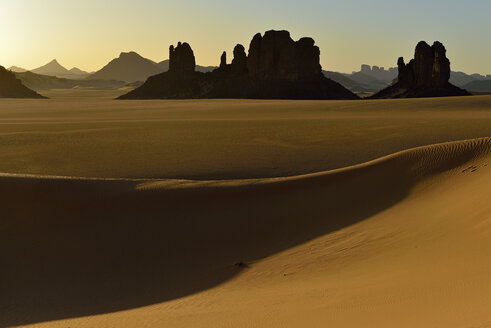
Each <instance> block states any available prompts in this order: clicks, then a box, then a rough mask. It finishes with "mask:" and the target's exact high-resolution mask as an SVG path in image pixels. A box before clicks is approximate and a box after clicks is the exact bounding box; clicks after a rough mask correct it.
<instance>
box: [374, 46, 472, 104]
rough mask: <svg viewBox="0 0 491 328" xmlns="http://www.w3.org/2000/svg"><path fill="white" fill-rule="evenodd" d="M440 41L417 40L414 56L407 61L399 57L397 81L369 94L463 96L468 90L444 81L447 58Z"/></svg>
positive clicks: (447, 66)
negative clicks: (430, 43) (430, 42)
mask: <svg viewBox="0 0 491 328" xmlns="http://www.w3.org/2000/svg"><path fill="white" fill-rule="evenodd" d="M446 52H447V51H446V50H445V47H444V46H443V44H441V43H440V42H438V41H437V42H435V43H433V46H430V45H429V44H427V43H426V42H424V41H421V42H420V43H418V45H417V46H416V50H415V53H414V59H412V60H411V61H410V62H409V63H408V64H406V63H405V62H404V58H402V57H401V58H399V60H398V61H397V66H398V69H399V75H398V77H397V81H396V82H395V83H394V84H393V85H391V86H389V87H387V88H385V89H383V90H382V91H380V92H378V93H376V94H375V95H373V96H372V98H416V97H447V96H466V95H469V93H468V92H467V91H465V90H462V89H460V88H458V87H456V86H454V85H453V84H450V83H449V82H448V81H449V79H450V61H449V60H448V58H447V56H446Z"/></svg>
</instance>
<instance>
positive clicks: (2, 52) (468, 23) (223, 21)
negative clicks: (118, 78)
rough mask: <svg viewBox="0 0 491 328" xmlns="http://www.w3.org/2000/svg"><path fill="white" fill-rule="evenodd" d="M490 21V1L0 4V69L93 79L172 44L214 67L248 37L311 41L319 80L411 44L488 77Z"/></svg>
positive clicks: (392, 59)
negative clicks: (276, 32)
mask: <svg viewBox="0 0 491 328" xmlns="http://www.w3.org/2000/svg"><path fill="white" fill-rule="evenodd" d="M490 13H491V1H490V0H467V1H463V0H458V1H457V0H411V1H409V0H404V1H402V0H387V1H386V0H301V1H299V0H295V1H293V0H207V1H203V0H175V1H174V0H167V1H164V0H118V1H115V0H114V1H108V0H0V65H3V66H6V67H9V66H11V65H17V66H21V67H24V68H27V69H33V68H36V67H38V66H41V65H43V64H45V63H47V62H48V61H50V60H52V59H53V58H57V59H58V61H59V62H60V63H61V64H62V65H64V66H65V67H67V68H71V67H73V66H77V67H79V68H81V69H84V70H89V71H94V70H98V69H100V68H101V67H102V66H103V65H105V64H106V63H107V62H108V61H109V60H111V59H113V58H114V57H117V56H118V55H119V53H120V52H122V51H130V50H133V51H136V52H138V53H139V54H141V55H142V56H144V57H147V58H150V59H152V60H154V61H161V60H164V59H167V57H168V48H169V45H170V44H175V43H177V42H178V41H187V42H189V43H190V44H191V46H192V47H193V50H194V52H195V55H196V60H197V62H198V63H199V64H200V65H218V64H219V58H220V54H221V53H222V51H224V50H227V52H228V53H229V60H230V58H231V52H232V49H233V47H234V45H235V44H236V43H242V44H244V45H245V46H246V49H247V48H248V46H249V42H250V40H251V39H252V36H253V35H254V34H255V33H257V32H264V31H266V30H269V29H287V30H289V31H290V32H291V33H292V37H293V38H294V39H298V38H300V37H302V36H310V37H313V38H314V39H315V40H316V43H317V45H318V46H319V47H320V49H321V64H322V66H323V68H324V69H327V70H334V71H341V72H351V71H353V70H358V69H359V66H360V64H362V63H366V64H370V65H378V66H385V67H390V66H396V65H395V64H396V62H397V58H398V57H399V56H404V57H405V58H406V59H407V58H408V57H412V54H413V51H414V47H415V46H416V43H417V42H418V41H420V40H426V41H428V42H433V41H434V40H440V41H442V42H443V43H444V45H445V46H446V48H447V50H448V56H449V58H450V60H451V62H452V69H453V70H461V71H465V72H468V73H474V72H479V73H487V74H491V19H490V17H489V16H490Z"/></svg>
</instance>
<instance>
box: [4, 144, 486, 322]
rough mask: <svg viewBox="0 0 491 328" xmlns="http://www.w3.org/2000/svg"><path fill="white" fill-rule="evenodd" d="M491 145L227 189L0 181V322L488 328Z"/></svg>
mask: <svg viewBox="0 0 491 328" xmlns="http://www.w3.org/2000/svg"><path fill="white" fill-rule="evenodd" d="M490 150H491V138H484V139H474V140H470V141H463V142H454V143H447V144H439V145H434V146H427V147H420V148H415V149H412V150H408V151H403V152H400V153H396V154H394V155H390V156H388V157H383V158H381V159H378V160H375V161H372V162H368V163H365V164H361V165H357V166H353V167H348V168H345V169H340V170H335V171H329V172H324V173H317V174H311V175H303V176H297V177H291V178H272V179H257V180H229V181H185V180H102V179H76V178H61V177H60V178H56V177H37V176H16V175H9V174H3V175H2V176H1V177H0V203H1V204H0V205H1V206H0V211H1V212H0V217H1V220H0V261H1V263H2V270H1V271H0V290H1V291H2V292H1V293H0V326H1V327H4V326H22V325H30V324H33V325H34V326H36V327H329V326H330V327H489V326H491V311H490V304H491V296H490V295H491V278H490V277H491V193H490V191H491V187H490V186H491V156H490V153H491V152H490Z"/></svg>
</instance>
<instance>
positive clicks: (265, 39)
mask: <svg viewBox="0 0 491 328" xmlns="http://www.w3.org/2000/svg"><path fill="white" fill-rule="evenodd" d="M319 61H320V50H319V48H318V47H317V46H315V42H314V40H313V39H311V38H302V39H300V40H298V41H294V40H293V39H292V38H291V37H290V33H289V32H288V31H268V32H266V33H265V34H264V36H263V35H261V34H259V33H258V34H256V35H255V36H254V38H253V39H252V41H251V43H250V46H249V54H248V55H247V54H246V51H245V47H244V46H242V45H240V44H238V45H237V46H235V48H234V51H233V59H232V62H231V64H227V55H226V53H225V52H224V53H223V54H222V56H221V58H220V67H219V68H217V69H215V70H214V71H212V72H209V73H201V72H196V71H195V58H194V54H193V51H192V49H191V47H190V46H189V44H187V43H179V44H178V46H177V47H176V48H174V47H173V46H171V47H170V68H169V71H168V72H166V73H162V74H159V75H156V76H153V77H150V78H149V79H148V80H147V82H145V84H143V85H142V86H141V87H139V88H137V89H135V90H133V91H131V92H129V93H128V94H126V95H123V96H121V97H120V99H173V98H174V99H175V98H253V99H358V97H357V96H356V95H355V94H353V93H352V92H351V91H349V90H347V89H346V88H344V87H343V86H341V85H340V84H338V83H337V82H334V81H332V80H330V79H328V78H326V77H325V76H324V75H323V73H322V68H321V65H320V63H319Z"/></svg>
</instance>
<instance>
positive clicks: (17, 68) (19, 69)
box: [8, 66, 27, 72]
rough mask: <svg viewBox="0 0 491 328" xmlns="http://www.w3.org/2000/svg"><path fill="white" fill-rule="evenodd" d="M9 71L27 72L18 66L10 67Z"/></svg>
mask: <svg viewBox="0 0 491 328" xmlns="http://www.w3.org/2000/svg"><path fill="white" fill-rule="evenodd" d="M8 70H9V71H12V72H27V69H25V68H22V67H17V66H10V67H9V68H8Z"/></svg>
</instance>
